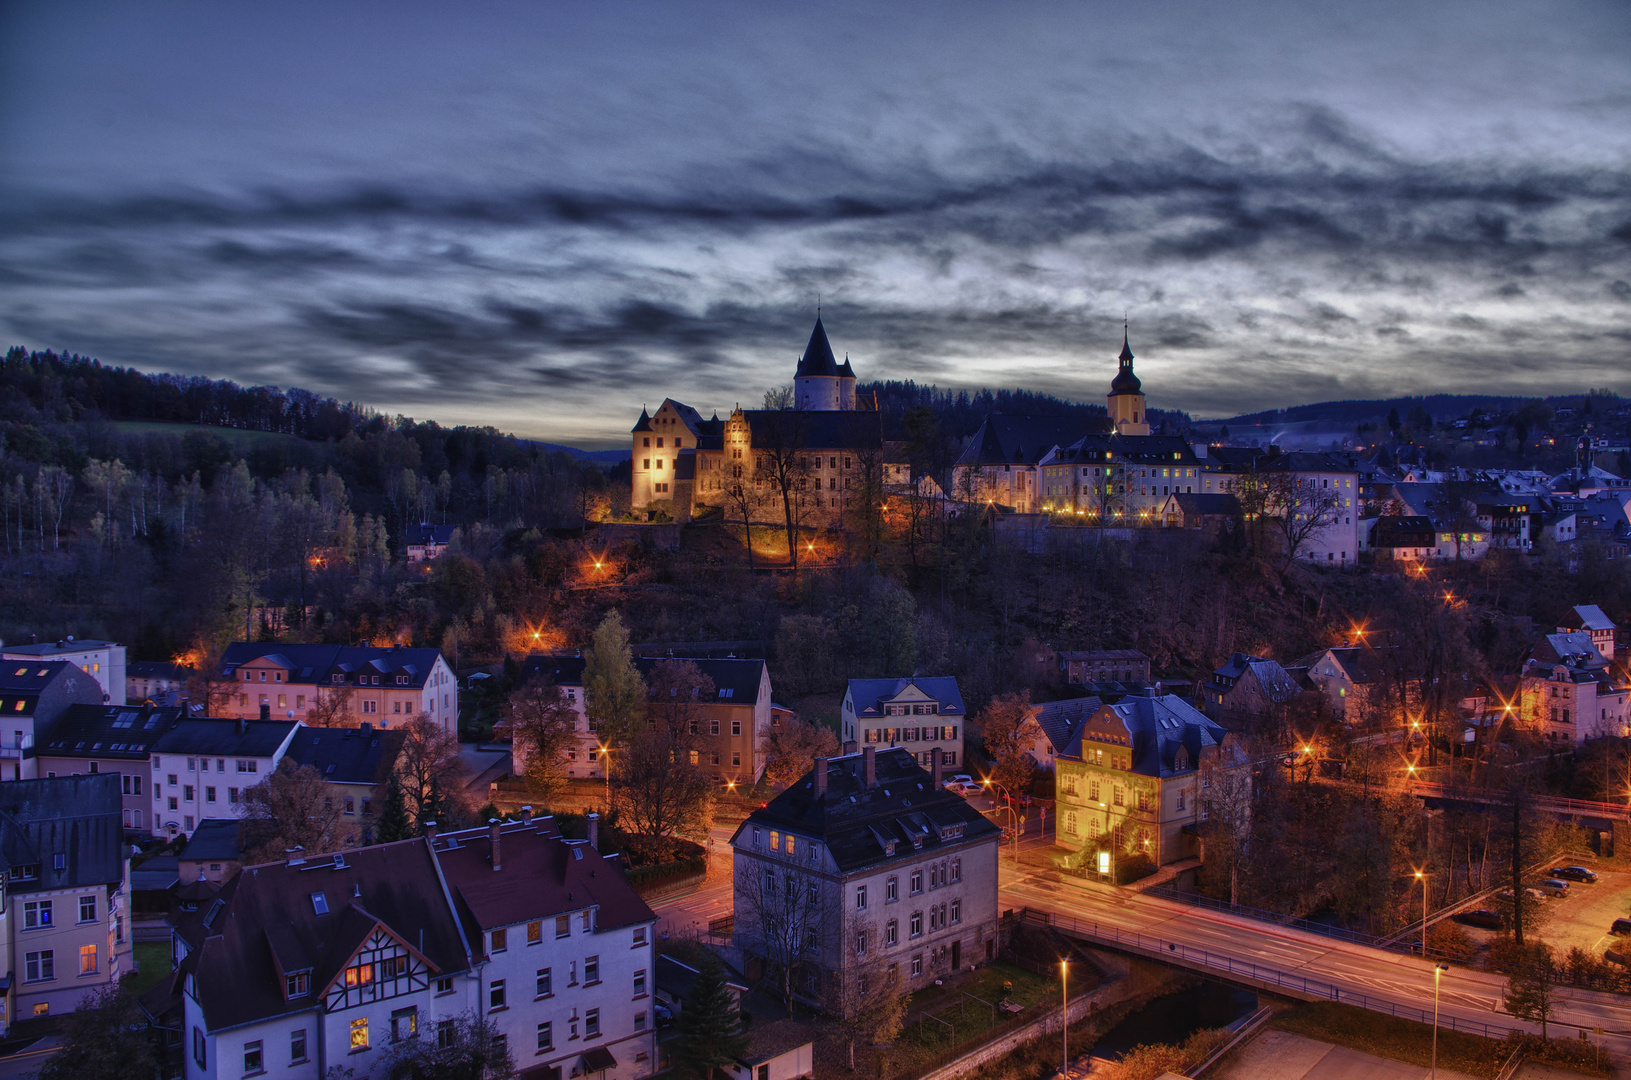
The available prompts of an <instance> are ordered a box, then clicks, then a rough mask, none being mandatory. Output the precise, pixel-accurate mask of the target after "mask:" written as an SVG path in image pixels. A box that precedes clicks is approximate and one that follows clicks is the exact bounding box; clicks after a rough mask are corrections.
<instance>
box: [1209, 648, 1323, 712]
mask: <svg viewBox="0 0 1631 1080" xmlns="http://www.w3.org/2000/svg"><path fill="white" fill-rule="evenodd" d="M1202 692H1203V694H1204V695H1205V701H1206V714H1207V715H1208V716H1210V717H1211V718H1212V719H1214V720H1220V721H1222V720H1236V719H1238V720H1258V719H1262V718H1263V717H1266V716H1269V715H1271V714H1272V713H1274V712H1275V711H1276V710H1278V709H1280V708H1282V707H1283V706H1285V705H1286V704H1287V703H1288V702H1290V701H1291V699H1293V698H1295V697H1296V696H1297V695H1298V694H1300V693H1302V687H1301V686H1299V685H1297V680H1296V679H1294V678H1292V677H1291V675H1290V674H1288V673H1287V672H1286V669H1285V668H1283V667H1281V666H1280V665H1279V664H1278V663H1276V662H1275V661H1273V660H1269V659H1267V658H1265V657H1260V656H1248V655H1246V654H1245V653H1239V652H1237V653H1233V654H1231V655H1230V657H1229V662H1228V663H1226V664H1223V665H1221V666H1220V667H1217V668H1214V669H1213V670H1212V681H1211V682H1209V683H1207V684H1206V685H1205V686H1204V687H1203V688H1202Z"/></svg>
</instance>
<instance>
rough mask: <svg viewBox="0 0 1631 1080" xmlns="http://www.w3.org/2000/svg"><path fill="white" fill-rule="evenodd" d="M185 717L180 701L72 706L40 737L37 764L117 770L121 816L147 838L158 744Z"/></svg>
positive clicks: (53, 772) (48, 771) (49, 772)
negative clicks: (171, 703)
mask: <svg viewBox="0 0 1631 1080" xmlns="http://www.w3.org/2000/svg"><path fill="white" fill-rule="evenodd" d="M181 718H182V710H181V708H180V707H178V706H177V707H170V708H158V707H156V706H152V705H70V706H68V708H66V709H64V710H63V711H62V713H61V714H60V715H59V716H58V717H57V718H56V720H54V721H53V722H52V723H51V724H50V725H49V726H47V727H45V728H43V729H42V730H41V731H40V733H39V735H38V736H37V745H36V746H35V748H34V754H35V757H34V767H35V769H36V771H37V772H38V773H39V775H41V776H46V777H51V776H75V775H78V774H80V773H114V774H117V775H118V777H119V795H120V800H121V804H120V820H121V821H122V823H123V825H124V827H125V828H126V829H127V830H129V831H131V832H134V833H138V834H140V835H141V836H144V837H145V836H147V835H150V833H149V829H150V828H151V826H152V814H153V793H152V791H151V790H150V789H149V785H150V784H151V782H152V776H153V768H152V765H151V764H150V758H151V756H152V753H153V747H154V745H155V744H157V743H158V741H159V740H160V739H161V738H163V737H164V736H165V734H166V733H168V732H169V731H170V729H171V728H173V727H175V726H176V724H177V723H179V722H180V721H181Z"/></svg>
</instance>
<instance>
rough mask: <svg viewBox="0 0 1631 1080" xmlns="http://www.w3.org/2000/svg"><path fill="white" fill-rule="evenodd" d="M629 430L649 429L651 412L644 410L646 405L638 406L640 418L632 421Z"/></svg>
mask: <svg viewBox="0 0 1631 1080" xmlns="http://www.w3.org/2000/svg"><path fill="white" fill-rule="evenodd" d="M629 430H630V431H631V432H634V431H650V430H651V414H650V413H648V412H646V407H645V406H644V405H642V406H640V419H638V420H636V421H635V422H634V426H633V427H632V428H630V429H629Z"/></svg>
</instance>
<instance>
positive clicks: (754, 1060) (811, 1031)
mask: <svg viewBox="0 0 1631 1080" xmlns="http://www.w3.org/2000/svg"><path fill="white" fill-rule="evenodd" d="M820 1037H821V1033H820V1032H819V1031H817V1030H816V1029H815V1028H813V1027H811V1026H810V1025H808V1024H805V1023H802V1022H800V1021H798V1020H772V1021H771V1022H770V1023H768V1024H755V1025H754V1026H753V1027H751V1028H749V1029H748V1050H747V1053H745V1054H743V1055H742V1056H741V1057H739V1058H737V1059H736V1060H737V1061H740V1062H741V1063H742V1064H744V1065H750V1066H751V1065H762V1064H763V1063H765V1062H767V1061H770V1060H772V1059H773V1058H779V1057H781V1056H782V1055H783V1054H785V1053H787V1052H788V1051H790V1050H797V1049H798V1048H799V1047H801V1046H808V1045H809V1044H810V1043H813V1042H815V1041H816V1039H818V1038H820Z"/></svg>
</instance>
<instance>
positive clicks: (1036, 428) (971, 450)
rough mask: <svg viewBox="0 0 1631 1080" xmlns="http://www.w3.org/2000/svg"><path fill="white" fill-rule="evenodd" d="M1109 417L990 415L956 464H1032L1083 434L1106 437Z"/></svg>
mask: <svg viewBox="0 0 1631 1080" xmlns="http://www.w3.org/2000/svg"><path fill="white" fill-rule="evenodd" d="M1112 430H1113V427H1112V425H1111V423H1110V418H1109V417H1108V416H1023V415H1016V416H1007V415H1004V414H1002V413H992V414H991V415H990V416H987V417H986V418H985V422H984V423H982V424H981V425H980V430H979V431H977V432H975V433H974V438H973V440H972V441H971V442H970V443H969V444H968V449H967V450H964V451H963V454H962V456H961V457H959V458H958V459H957V464H959V465H1034V464H1036V463H1037V462H1038V461H1040V460H1042V456H1043V455H1044V454H1046V453H1047V452H1048V451H1049V450H1052V449H1053V448H1054V447H1055V446H1069V445H1070V444H1072V443H1074V442H1077V441H1079V440H1080V439H1081V438H1082V437H1083V436H1084V435H1107V434H1109V433H1110V432H1111V431H1112Z"/></svg>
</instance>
